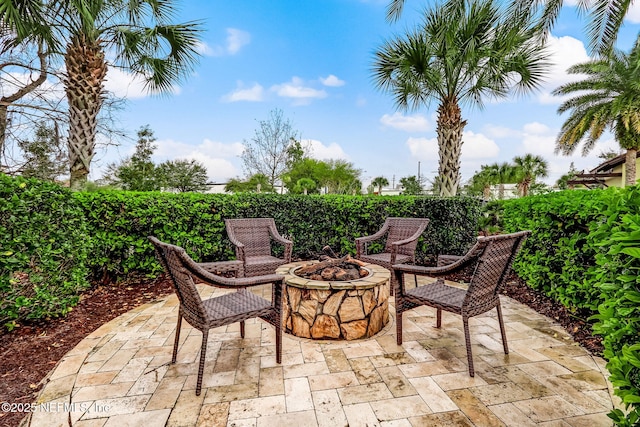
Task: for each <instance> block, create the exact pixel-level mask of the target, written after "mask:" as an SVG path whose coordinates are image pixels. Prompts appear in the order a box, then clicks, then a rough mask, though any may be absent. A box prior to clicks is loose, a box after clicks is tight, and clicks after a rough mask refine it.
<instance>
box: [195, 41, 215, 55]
mask: <svg viewBox="0 0 640 427" xmlns="http://www.w3.org/2000/svg"><path fill="white" fill-rule="evenodd" d="M196 51H197V52H198V53H199V54H200V55H204V56H212V55H213V54H214V50H213V49H212V48H211V46H209V45H208V44H206V43H205V42H203V41H199V42H198V44H197V45H196Z"/></svg>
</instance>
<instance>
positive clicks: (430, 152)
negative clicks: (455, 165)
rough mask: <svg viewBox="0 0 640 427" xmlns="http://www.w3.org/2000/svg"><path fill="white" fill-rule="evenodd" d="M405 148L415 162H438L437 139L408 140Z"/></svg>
mask: <svg viewBox="0 0 640 427" xmlns="http://www.w3.org/2000/svg"><path fill="white" fill-rule="evenodd" d="M407 146H408V147H409V151H410V152H411V156H412V157H415V158H416V159H417V160H433V159H434V158H435V159H436V164H437V162H438V139H437V138H430V139H429V138H413V137H412V138H409V139H407Z"/></svg>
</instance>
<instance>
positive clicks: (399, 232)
mask: <svg viewBox="0 0 640 427" xmlns="http://www.w3.org/2000/svg"><path fill="white" fill-rule="evenodd" d="M385 223H386V227H387V228H388V230H389V231H388V234H387V241H386V244H385V248H384V251H385V252H391V245H392V244H393V242H399V241H400V240H405V239H408V238H410V237H411V236H413V235H415V234H416V233H417V232H420V234H422V232H423V231H424V230H425V229H426V228H427V225H428V224H429V220H428V219H425V218H387V219H386V220H385ZM383 228H384V226H383ZM417 245H418V239H415V240H413V241H412V242H410V243H407V244H406V245H402V246H398V253H399V254H403V255H409V256H411V257H412V259H415V253H416V247H417Z"/></svg>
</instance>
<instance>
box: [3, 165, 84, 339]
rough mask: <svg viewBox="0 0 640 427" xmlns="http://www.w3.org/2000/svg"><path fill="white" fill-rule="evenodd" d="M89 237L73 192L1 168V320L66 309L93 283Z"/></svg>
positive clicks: (10, 323)
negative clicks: (13, 175) (89, 262)
mask: <svg viewBox="0 0 640 427" xmlns="http://www.w3.org/2000/svg"><path fill="white" fill-rule="evenodd" d="M90 251H91V239H90V238H89V234H88V232H87V226H86V221H85V217H84V211H83V209H82V208H81V206H80V204H79V203H78V202H77V200H76V199H75V198H74V197H72V194H71V192H69V191H68V190H65V189H63V188H61V187H59V186H57V185H53V184H47V183H43V182H39V181H36V180H33V179H29V180H25V179H21V178H17V179H13V178H9V177H7V176H6V175H2V174H0V325H5V327H7V328H9V329H11V328H13V327H14V326H15V325H16V322H17V321H19V320H24V319H42V318H48V317H55V316H60V315H64V314H66V313H67V312H68V311H70V310H71V307H73V306H74V305H75V304H76V303H77V300H78V295H79V293H80V292H81V291H82V290H83V289H86V288H87V287H88V286H89V283H88V281H87V276H88V271H89V270H88V268H87V266H86V263H87V254H88V253H89V252H90Z"/></svg>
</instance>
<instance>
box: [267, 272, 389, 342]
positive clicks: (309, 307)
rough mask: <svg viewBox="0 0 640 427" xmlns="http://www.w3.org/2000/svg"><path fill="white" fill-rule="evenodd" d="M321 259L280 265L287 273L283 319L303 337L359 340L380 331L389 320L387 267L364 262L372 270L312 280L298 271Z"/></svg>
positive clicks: (298, 335)
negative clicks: (357, 276)
mask: <svg viewBox="0 0 640 427" xmlns="http://www.w3.org/2000/svg"><path fill="white" fill-rule="evenodd" d="M313 262H317V261H301V262H294V263H291V264H285V265H282V266H280V268H278V269H277V270H276V273H277V274H283V275H284V276H285V284H286V287H285V291H284V293H283V313H282V323H283V324H284V326H285V332H287V333H289V334H292V335H295V336H297V337H301V338H311V339H335V340H355V339H359V338H367V337H371V336H373V335H375V334H376V333H378V332H380V330H381V329H382V328H383V327H384V326H385V325H386V324H387V323H388V322H389V286H388V283H389V278H390V273H389V270H387V269H386V268H384V267H380V266H378V265H375V264H365V265H364V266H363V268H364V269H366V270H367V271H368V272H369V274H368V275H367V276H365V277H363V278H360V279H355V280H345V281H340V280H330V281H323V280H311V279H306V278H303V277H299V276H297V275H296V274H295V271H296V270H297V269H298V268H300V267H301V266H306V265H309V264H310V263H313Z"/></svg>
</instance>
